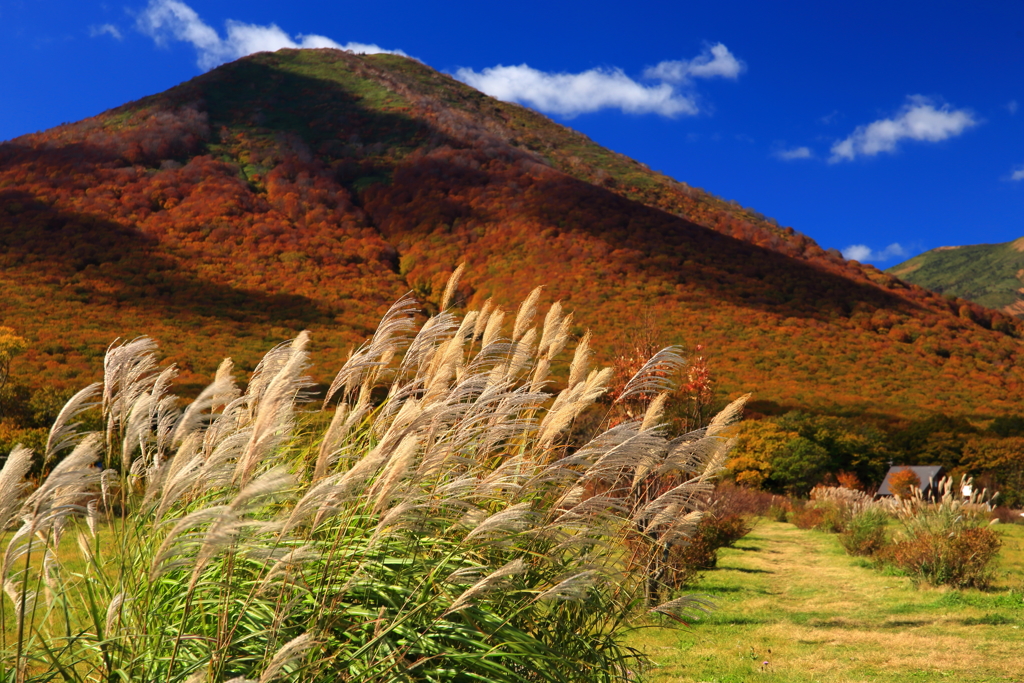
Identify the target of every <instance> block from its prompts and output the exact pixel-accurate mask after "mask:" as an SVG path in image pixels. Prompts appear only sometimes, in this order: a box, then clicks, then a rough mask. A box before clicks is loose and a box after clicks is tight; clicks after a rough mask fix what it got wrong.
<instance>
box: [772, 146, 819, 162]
mask: <svg viewBox="0 0 1024 683" xmlns="http://www.w3.org/2000/svg"><path fill="white" fill-rule="evenodd" d="M775 156H776V157H778V158H779V159H782V160H783V161H793V160H794V159H811V158H813V157H814V152H812V151H811V148H810V147H795V148H793V149H780V150H778V151H776V152H775Z"/></svg>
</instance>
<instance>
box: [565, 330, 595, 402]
mask: <svg viewBox="0 0 1024 683" xmlns="http://www.w3.org/2000/svg"><path fill="white" fill-rule="evenodd" d="M590 355H591V352H590V330H587V331H586V332H585V333H584V334H583V338H582V339H580V343H579V344H577V345H576V352H575V353H574V354H573V357H572V363H571V364H570V365H569V383H568V385H566V386H567V388H569V389H572V388H573V387H575V386H576V385H577V384H579V383H580V382H582V381H583V378H584V377H585V376H586V374H587V370H588V369H589V368H590Z"/></svg>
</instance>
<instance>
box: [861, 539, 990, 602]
mask: <svg viewBox="0 0 1024 683" xmlns="http://www.w3.org/2000/svg"><path fill="white" fill-rule="evenodd" d="M999 546H1000V541H999V536H998V535H997V534H996V533H995V532H994V531H992V530H991V529H989V528H986V527H971V528H966V529H961V530H959V531H957V532H955V533H953V534H947V533H921V534H918V535H916V536H913V537H910V538H906V539H904V540H901V541H898V542H896V543H893V544H891V545H889V546H887V547H886V548H885V549H884V550H883V551H882V552H881V553H880V555H879V558H880V559H881V561H882V562H884V563H888V564H891V565H893V566H895V567H898V568H899V569H902V570H903V571H905V572H907V573H908V574H910V575H911V576H913V577H915V578H918V579H923V580H925V581H927V582H928V583H931V584H934V585H947V586H952V587H954V588H985V587H986V586H988V584H989V583H990V581H991V579H992V570H991V569H990V567H989V565H990V563H991V562H992V560H993V559H995V557H996V555H997V554H998V552H999Z"/></svg>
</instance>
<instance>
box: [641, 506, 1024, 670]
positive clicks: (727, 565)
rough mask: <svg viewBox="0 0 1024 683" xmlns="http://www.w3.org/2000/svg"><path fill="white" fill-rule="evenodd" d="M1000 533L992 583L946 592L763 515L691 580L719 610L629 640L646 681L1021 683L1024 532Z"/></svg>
mask: <svg viewBox="0 0 1024 683" xmlns="http://www.w3.org/2000/svg"><path fill="white" fill-rule="evenodd" d="M999 532H1000V535H1001V537H1002V540H1003V550H1002V552H1001V554H1000V560H999V561H1000V564H999V567H998V569H997V578H996V582H995V584H994V586H993V589H992V590H990V591H986V592H981V591H977V590H964V591H955V590H949V589H936V588H929V587H925V586H921V587H915V586H914V584H913V583H912V582H911V580H910V579H909V578H907V577H902V576H894V575H886V574H883V573H881V572H878V571H877V570H876V569H874V568H872V566H871V564H870V561H868V560H864V559H859V558H854V557H850V556H848V555H846V553H845V552H844V551H843V549H842V547H841V546H840V545H839V543H838V541H837V539H836V537H835V536H830V535H827V534H824V533H820V532H817V531H808V530H801V529H798V528H796V527H794V526H792V525H789V524H782V523H777V522H767V521H762V522H761V523H760V524H759V525H758V526H757V528H756V529H755V530H754V531H753V533H751V534H750V535H749V536H747V537H746V538H744V539H743V540H741V541H740V542H738V543H737V544H736V547H735V548H733V549H724V550H722V551H721V553H720V559H719V563H718V568H717V569H716V570H713V571H709V572H707V573H706V574H705V575H704V577H703V578H702V580H701V581H700V582H699V583H698V585H697V586H696V588H695V590H696V591H697V592H700V593H704V594H707V596H708V597H709V598H710V599H711V600H712V601H713V602H714V603H715V604H716V605H717V609H716V610H714V611H713V612H712V613H711V614H710V615H709V616H708V617H706V618H705V619H703V620H701V621H700V622H697V623H695V624H694V625H693V626H692V628H690V629H687V630H683V631H679V630H671V631H670V630H668V629H660V628H652V629H648V630H645V631H642V632H640V633H639V634H638V635H637V636H636V637H635V640H634V642H633V645H635V646H637V647H639V648H641V649H644V650H646V651H647V652H648V654H649V655H650V656H651V657H652V658H653V660H654V661H655V668H654V670H653V671H652V672H651V680H652V681H706V682H708V683H712V682H714V683H733V682H740V681H752V680H765V681H808V682H809V681H821V682H823V683H825V682H833V681H835V682H839V681H866V680H871V681H894V682H895V681H901V682H902V681H917V680H922V681H924V680H927V681H933V680H948V681H965V682H966V681H1021V680H1024V678H1022V676H1024V645H1022V638H1024V601H1022V599H1024V527H1022V526H1004V527H1001V528H1000V529H999Z"/></svg>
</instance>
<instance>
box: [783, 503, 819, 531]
mask: <svg viewBox="0 0 1024 683" xmlns="http://www.w3.org/2000/svg"><path fill="white" fill-rule="evenodd" d="M824 520H825V508H824V507H822V506H819V505H803V506H799V507H794V509H793V512H792V513H790V515H789V521H790V522H792V523H793V524H795V525H797V526H798V527H799V528H801V529H817V528H818V527H819V526H820V525H821V524H822V522H823V521H824Z"/></svg>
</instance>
